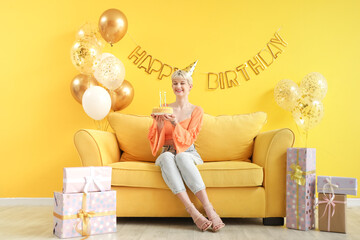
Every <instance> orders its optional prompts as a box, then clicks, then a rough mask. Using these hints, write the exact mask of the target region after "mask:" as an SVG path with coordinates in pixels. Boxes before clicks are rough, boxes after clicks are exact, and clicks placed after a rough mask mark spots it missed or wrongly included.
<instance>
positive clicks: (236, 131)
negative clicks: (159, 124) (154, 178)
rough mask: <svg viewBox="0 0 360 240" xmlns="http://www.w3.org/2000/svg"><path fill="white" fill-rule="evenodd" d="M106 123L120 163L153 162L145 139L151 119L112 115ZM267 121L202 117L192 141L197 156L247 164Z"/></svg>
mask: <svg viewBox="0 0 360 240" xmlns="http://www.w3.org/2000/svg"><path fill="white" fill-rule="evenodd" d="M108 120H109V123H110V125H111V127H112V128H113V130H114V131H115V134H116V138H117V140H118V142H119V147H120V149H121V150H122V151H123V154H122V155H121V161H147V162H155V160H156V158H157V156H158V155H159V153H158V154H157V156H156V157H154V156H153V155H152V154H151V149H150V143H149V140H148V138H147V136H148V132H149V127H150V126H151V124H152V121H153V120H152V118H151V117H149V116H137V115H129V114H122V113H118V112H113V113H110V114H109V117H108ZM265 122H266V113H264V112H256V113H250V114H240V115H230V116H217V117H215V116H211V115H209V114H204V119H203V126H202V128H201V131H200V133H199V135H198V137H197V139H196V141H195V147H196V149H197V151H198V152H199V154H200V156H201V157H202V159H203V160H204V162H207V161H227V160H242V161H249V158H250V157H251V155H252V151H253V143H254V138H255V137H256V135H257V134H258V133H259V132H260V129H261V128H262V126H263V125H264V124H265Z"/></svg>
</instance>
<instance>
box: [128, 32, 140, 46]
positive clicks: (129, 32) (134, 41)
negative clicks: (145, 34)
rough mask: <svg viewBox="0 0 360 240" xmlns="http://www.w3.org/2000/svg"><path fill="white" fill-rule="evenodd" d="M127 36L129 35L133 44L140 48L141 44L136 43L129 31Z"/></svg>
mask: <svg viewBox="0 0 360 240" xmlns="http://www.w3.org/2000/svg"><path fill="white" fill-rule="evenodd" d="M126 34H127V35H129V37H130V39H131V41H133V43H135V44H136V45H137V46H139V44H137V42H136V41H135V40H134V38H133V37H132V36H131V34H130V32H129V31H128V32H127V33H126Z"/></svg>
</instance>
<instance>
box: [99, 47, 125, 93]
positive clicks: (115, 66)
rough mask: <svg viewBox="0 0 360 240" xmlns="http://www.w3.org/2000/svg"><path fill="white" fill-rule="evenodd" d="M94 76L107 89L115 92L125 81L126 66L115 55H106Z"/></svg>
mask: <svg viewBox="0 0 360 240" xmlns="http://www.w3.org/2000/svg"><path fill="white" fill-rule="evenodd" d="M94 76H95V78H96V80H98V82H99V83H101V84H102V85H104V86H105V87H106V88H107V89H109V90H115V89H117V88H118V87H120V85H121V84H122V83H123V81H124V78H125V67H124V64H123V63H122V62H121V61H120V60H119V59H117V58H116V57H115V56H114V55H112V54H110V53H106V57H104V58H102V59H101V61H100V62H99V63H98V64H97V66H96V67H95V71H94Z"/></svg>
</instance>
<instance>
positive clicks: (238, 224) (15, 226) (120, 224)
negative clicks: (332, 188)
mask: <svg viewBox="0 0 360 240" xmlns="http://www.w3.org/2000/svg"><path fill="white" fill-rule="evenodd" d="M346 220H347V223H346V227H347V234H342V233H329V232H320V231H318V230H312V231H306V232H303V231H298V230H292V229H287V228H285V227H283V226H280V227H279V226H278V227H270V226H263V225H262V219H257V218H248V219H241V218H236V219H233V218H225V219H223V221H224V223H225V224H226V227H225V228H223V229H222V230H221V231H219V232H217V233H213V232H211V231H207V232H200V231H198V230H197V228H196V227H195V225H194V224H193V222H192V220H191V218H118V219H117V233H112V234H104V235H96V236H91V237H89V238H88V239H99V240H100V239H101V240H102V239H107V240H110V239H121V240H125V239H134V240H135V239H142V240H150V239H171V240H177V239H179V240H184V239H185V240H191V239H197V240H200V239H204V240H205V239H206V240H211V239H226V240H235V239H241V240H244V239H256V240H258V239H266V240H271V239H276V240H280V239H291V240H292V239H294V240H296V239H299V240H306V239H321V240H332V239H339V240H341V239H354V240H355V239H359V240H360V207H353V208H348V209H347V210H346ZM52 228H53V217H52V207H50V206H10V207H3V206H2V207H0V239H38V240H41V239H58V238H57V237H56V236H54V235H53V233H52ZM76 239H80V238H76Z"/></svg>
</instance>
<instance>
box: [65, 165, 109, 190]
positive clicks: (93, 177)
mask: <svg viewBox="0 0 360 240" xmlns="http://www.w3.org/2000/svg"><path fill="white" fill-rule="evenodd" d="M111 170H112V168H111V167H71V168H64V174H63V193H81V192H98V191H106V190H110V189H111Z"/></svg>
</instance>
